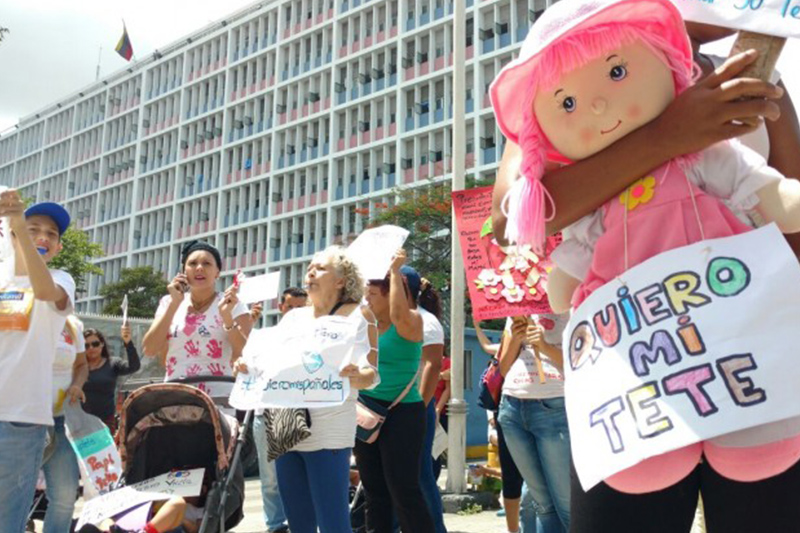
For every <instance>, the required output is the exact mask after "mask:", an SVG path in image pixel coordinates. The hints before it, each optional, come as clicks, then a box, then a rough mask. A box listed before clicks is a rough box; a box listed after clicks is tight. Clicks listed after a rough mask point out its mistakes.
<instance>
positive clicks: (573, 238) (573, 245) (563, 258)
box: [550, 209, 604, 281]
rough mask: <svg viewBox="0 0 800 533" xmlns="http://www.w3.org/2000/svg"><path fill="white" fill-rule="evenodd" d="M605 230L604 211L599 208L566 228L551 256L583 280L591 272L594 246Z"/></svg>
mask: <svg viewBox="0 0 800 533" xmlns="http://www.w3.org/2000/svg"><path fill="white" fill-rule="evenodd" d="M603 232H604V229H603V211H602V210H601V209H598V210H596V211H595V212H594V213H592V214H590V215H586V216H585V217H583V218H582V219H580V220H578V221H577V222H575V223H574V224H571V225H569V226H567V227H566V228H564V231H563V232H562V236H563V238H564V240H563V241H561V244H559V245H558V247H557V248H556V249H555V250H553V252H552V253H551V254H550V258H551V259H552V260H553V262H554V263H555V264H556V266H557V267H558V268H559V269H561V270H562V271H564V272H566V273H567V274H569V275H570V276H572V277H573V278H575V279H577V280H581V281H582V280H583V279H585V278H586V275H587V274H588V273H589V267H591V266H592V256H593V255H594V246H595V244H596V243H597V239H599V238H600V236H601V235H602V234H603Z"/></svg>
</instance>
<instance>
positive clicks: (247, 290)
mask: <svg viewBox="0 0 800 533" xmlns="http://www.w3.org/2000/svg"><path fill="white" fill-rule="evenodd" d="M280 282H281V272H280V270H278V271H275V272H269V273H267V274H261V275H260V276H253V277H252V278H246V277H242V278H241V280H240V281H239V300H241V301H242V303H245V304H253V303H256V302H263V301H264V300H274V299H275V298H277V297H278V286H279V285H280Z"/></svg>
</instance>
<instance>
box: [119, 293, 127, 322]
mask: <svg viewBox="0 0 800 533" xmlns="http://www.w3.org/2000/svg"><path fill="white" fill-rule="evenodd" d="M120 308H121V309H122V324H123V325H125V324H127V323H128V295H127V294H126V295H125V296H123V297H122V305H120Z"/></svg>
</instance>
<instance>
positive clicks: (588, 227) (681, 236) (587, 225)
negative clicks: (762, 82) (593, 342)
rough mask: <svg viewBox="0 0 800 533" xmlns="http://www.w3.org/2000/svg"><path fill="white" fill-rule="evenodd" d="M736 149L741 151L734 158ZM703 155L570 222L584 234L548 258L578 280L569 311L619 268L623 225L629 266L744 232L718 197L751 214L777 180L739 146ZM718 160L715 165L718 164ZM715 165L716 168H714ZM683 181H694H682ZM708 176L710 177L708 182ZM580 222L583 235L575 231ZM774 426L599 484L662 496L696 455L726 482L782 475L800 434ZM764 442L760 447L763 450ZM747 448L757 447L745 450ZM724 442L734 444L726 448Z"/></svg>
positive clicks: (650, 462)
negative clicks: (764, 188)
mask: <svg viewBox="0 0 800 533" xmlns="http://www.w3.org/2000/svg"><path fill="white" fill-rule="evenodd" d="M734 147H735V148H734ZM738 149H741V150H745V151H744V152H742V153H735V150H738ZM731 150H734V152H731ZM703 157H704V159H706V160H705V161H704V160H703V159H701V162H700V163H697V164H695V165H692V166H691V168H690V169H689V170H688V171H687V172H684V171H683V169H682V168H681V165H680V164H678V163H677V162H675V161H672V162H669V163H667V164H665V165H664V166H662V167H660V168H658V169H656V170H655V171H654V172H653V173H652V174H650V175H649V177H653V178H655V180H652V179H649V180H648V179H647V178H645V180H640V181H639V182H637V183H636V184H634V185H633V186H632V187H631V188H629V190H628V199H627V201H626V202H624V203H623V200H624V196H617V197H614V198H613V199H612V200H609V201H608V202H607V203H606V204H605V205H604V206H603V208H602V210H601V212H599V213H597V214H596V215H595V216H594V219H593V220H584V221H583V222H581V221H579V222H578V223H576V224H577V225H578V226H579V227H578V228H576V231H577V233H579V234H580V233H582V234H583V235H578V236H577V237H570V235H571V233H570V231H569V230H568V231H566V232H565V234H566V237H567V238H566V239H565V241H564V243H562V245H561V249H560V250H556V252H554V254H553V259H554V261H555V262H556V264H557V265H558V266H559V268H561V269H562V270H564V271H566V272H567V273H568V274H570V275H572V276H573V277H578V278H579V279H583V282H582V283H581V284H580V286H579V287H578V289H576V291H575V293H574V295H573V301H572V304H573V307H577V306H578V305H580V304H581V303H582V302H583V301H584V300H585V299H586V298H587V297H588V296H589V295H590V294H591V293H592V292H593V291H595V290H597V289H598V288H599V287H601V286H603V285H605V284H606V283H607V282H609V281H612V280H613V279H614V278H616V277H617V276H618V275H620V274H622V273H623V272H624V271H625V270H626V267H625V226H626V225H627V241H628V244H627V256H628V258H627V261H628V268H630V267H633V266H635V265H637V264H639V263H641V262H643V261H645V260H646V259H649V258H651V257H653V256H655V255H658V254H659V253H661V252H664V251H667V250H671V249H674V248H679V247H682V246H687V245H689V244H693V243H695V242H698V241H701V240H703V239H702V237H703V235H704V236H705V238H706V239H714V238H719V237H728V236H732V235H738V234H741V233H744V232H747V231H750V230H751V228H750V227H749V226H747V225H745V224H744V223H742V222H741V221H740V220H739V219H738V218H737V217H736V216H735V215H734V214H733V213H732V212H731V211H730V210H729V209H728V208H727V207H726V206H725V205H724V204H723V203H722V202H721V201H720V200H719V198H718V197H717V196H719V197H723V198H728V199H731V200H732V201H733V203H734V204H738V205H740V206H741V207H743V208H748V209H749V208H752V207H753V206H754V205H755V203H757V198H755V197H754V193H755V192H756V191H757V190H758V189H760V188H761V187H762V186H763V185H765V184H766V183H767V182H769V181H771V180H774V179H780V174H777V172H776V171H774V170H773V169H771V168H769V167H767V166H766V163H765V162H764V161H763V158H761V157H760V156H758V155H757V154H755V153H754V152H752V151H750V150H749V149H746V148H744V147H741V146H740V145H739V144H738V143H735V144H729V143H724V144H721V145H718V146H717V147H712V148H711V149H709V150H707V151H706V152H704V153H703ZM731 158H732V159H731ZM759 159H760V162H759ZM720 161H721V162H722V163H723V164H722V165H718V164H717V163H718V162H720ZM720 166H721V167H722V168H718V167H720ZM705 169H714V171H713V172H710V170H705ZM719 171H722V172H723V173H724V172H729V173H731V174H729V175H728V176H727V177H728V178H729V180H728V181H727V182H726V180H725V178H724V177H723V178H722V179H720V177H719V174H718V172H719ZM688 176H691V178H693V179H687V177H688ZM723 176H725V174H723ZM709 177H711V178H712V179H711V180H708V179H707V178H709ZM643 182H644V183H648V182H649V183H650V184H653V183H654V186H653V187H648V186H646V185H645V184H643ZM696 183H700V184H702V185H703V186H704V188H705V189H707V190H709V191H713V192H715V193H716V196H712V195H710V194H708V193H706V192H705V191H704V190H703V189H701V188H700V187H698V186H697V185H696ZM623 194H624V193H623ZM692 195H694V202H693V201H692ZM695 205H696V210H695V207H694V206H695ZM629 206H631V207H629ZM626 209H627V210H628V212H627V216H626V213H625V211H626ZM698 216H699V219H700V222H701V223H702V232H701V229H700V224H699V223H698ZM590 217H591V216H590ZM581 224H582V225H583V229H580V225H581ZM601 225H602V226H601ZM592 234H593V235H592ZM587 237H588V238H587ZM587 248H588V249H587ZM587 253H589V254H591V262H590V266H589V268H588V272H587V271H586V270H585V265H583V267H581V266H578V264H579V263H581V261H580V260H579V261H577V263H576V262H575V261H574V257H573V258H570V257H569V256H570V255H571V254H572V255H573V256H575V255H577V256H581V255H583V256H584V262H585V260H586V254H587ZM565 266H566V268H565ZM580 270H583V272H580ZM582 274H583V275H582ZM781 424H782V423H776V424H775V425H776V426H777V427H778V428H779V430H778V431H777V432H774V431H769V430H766V432H765V431H764V430H762V429H761V428H766V427H767V426H773V425H765V426H760V427H758V428H751V429H748V430H744V431H742V432H737V438H736V439H728V442H726V443H725V444H726V446H721V445H719V444H715V442H721V441H722V440H724V439H725V437H721V438H720V439H712V440H709V441H704V442H698V443H695V444H692V445H690V446H686V447H684V448H680V449H678V450H674V451H671V452H668V453H665V454H662V455H658V456H656V457H651V458H649V459H646V460H644V461H642V462H640V463H638V464H637V465H635V466H633V467H631V468H628V469H626V470H624V471H622V472H619V473H617V474H615V475H613V476H611V477H609V478H608V479H606V480H605V482H606V483H607V484H608V485H610V486H611V487H613V488H615V489H617V490H619V491H621V492H627V493H644V492H653V491H657V490H661V489H664V488H666V487H669V486H671V485H673V484H675V483H677V482H678V481H680V480H681V479H683V478H684V477H686V476H687V475H688V474H689V473H690V472H691V471H692V470H693V469H694V468H695V467H696V466H697V464H698V462H699V461H700V458H701V455H702V454H705V458H706V460H707V461H708V462H709V463H710V464H711V466H712V467H713V468H714V469H715V470H716V471H717V472H719V473H720V474H721V475H723V476H725V477H728V478H730V479H734V480H738V481H755V480H760V479H765V478H767V477H771V476H774V475H776V474H779V473H781V472H783V471H785V470H786V469H788V468H789V467H790V466H792V465H793V464H794V463H795V462H797V460H798V458H800V434H798V433H797V432H796V431H795V430H794V429H792V428H790V429H786V428H783V427H782V426H781ZM789 425H790V426H791V424H789ZM793 427H794V428H796V424H795V425H794V426H793ZM781 428H782V430H783V431H781ZM787 433H788V434H790V435H791V436H790V437H789V438H785V437H786V434H787ZM774 434H777V435H779V437H778V438H779V440H777V441H775V442H773V441H771V440H770V438H771V435H774ZM731 440H733V442H730V441H731ZM765 442H767V444H762V443H765ZM750 443H756V444H759V445H758V446H749V445H748V444H750ZM730 444H733V446H727V445H730ZM737 445H738V446H737Z"/></svg>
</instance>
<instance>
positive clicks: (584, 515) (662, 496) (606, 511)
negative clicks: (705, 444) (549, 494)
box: [570, 466, 766, 533]
mask: <svg viewBox="0 0 800 533" xmlns="http://www.w3.org/2000/svg"><path fill="white" fill-rule="evenodd" d="M570 476H571V479H570V483H571V501H570V533H689V530H690V529H691V527H692V520H693V519H694V512H695V508H696V507H697V495H698V486H699V478H700V471H699V467H698V469H695V470H694V471H693V472H692V473H691V474H689V475H688V476H686V477H685V478H684V479H683V480H681V481H680V482H679V483H677V484H675V485H673V486H671V487H669V488H667V489H664V490H660V491H658V492H650V493H646V494H626V493H623V492H619V491H616V490H614V489H612V488H611V487H609V486H608V485H606V484H605V483H600V484H599V485H596V486H594V487H592V488H591V489H590V490H589V491H588V492H584V491H583V489H581V485H580V482H579V481H578V476H577V474H576V473H575V467H574V466H571V468H570ZM765 531H766V530H765Z"/></svg>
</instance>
